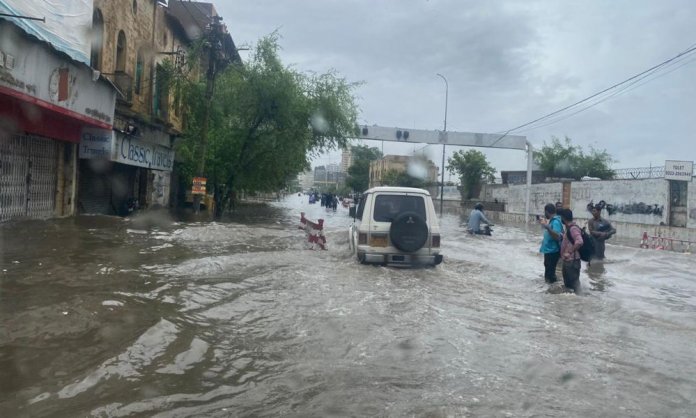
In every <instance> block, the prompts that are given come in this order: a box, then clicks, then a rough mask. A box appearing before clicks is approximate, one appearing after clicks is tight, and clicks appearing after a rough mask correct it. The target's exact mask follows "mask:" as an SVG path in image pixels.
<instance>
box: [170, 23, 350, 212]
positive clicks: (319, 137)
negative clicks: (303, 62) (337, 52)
mask: <svg viewBox="0 0 696 418" xmlns="http://www.w3.org/2000/svg"><path fill="white" fill-rule="evenodd" d="M278 48H279V47H278V36H277V34H272V35H270V36H268V37H265V38H263V39H261V40H260V41H259V43H258V45H257V47H256V49H255V52H254V54H253V55H252V57H251V58H250V60H249V61H248V62H247V63H246V64H245V65H244V66H234V67H228V69H227V70H226V71H224V72H223V73H222V74H220V75H219V76H218V78H217V80H216V87H215V88H216V89H215V95H214V98H213V101H212V103H213V104H212V108H211V111H210V118H209V133H208V149H207V153H206V156H205V158H206V176H207V178H208V188H209V190H212V191H213V192H214V194H215V201H216V207H217V209H218V211H217V213H216V215H218V216H219V215H220V214H221V213H222V211H223V210H225V209H226V208H228V207H229V206H230V205H231V203H232V202H233V199H234V196H235V195H236V193H237V192H239V191H241V190H247V191H258V192H270V191H276V190H280V189H283V188H284V187H286V185H287V184H288V182H290V181H291V180H292V179H293V178H295V176H296V175H297V173H299V172H301V171H303V170H305V169H308V168H309V166H310V164H309V159H310V158H311V157H312V156H313V155H317V154H319V153H321V152H323V151H325V150H328V149H333V148H335V147H337V146H345V145H346V143H347V138H348V137H350V136H352V134H353V133H354V129H355V126H356V118H357V106H356V105H355V102H354V98H353V90H354V88H355V86H356V84H353V83H348V82H347V81H346V80H345V79H343V78H341V77H339V76H338V75H337V74H336V73H333V72H330V73H326V74H304V73H300V72H298V71H296V70H294V69H293V68H291V67H287V66H284V65H283V64H282V62H281V61H280V58H279V56H278ZM183 84H184V85H183V86H182V89H183V90H184V92H183V94H184V97H186V100H185V103H186V115H187V127H186V131H185V133H184V140H183V141H181V142H180V143H179V145H178V147H177V152H178V154H179V156H180V158H181V159H182V160H183V162H182V167H181V169H182V173H184V175H185V176H187V177H189V178H190V176H191V175H192V174H193V170H194V168H195V165H196V158H197V157H196V156H197V155H198V150H199V146H200V138H199V135H200V126H201V123H202V119H203V115H204V109H203V106H204V100H203V94H204V89H205V85H204V83H203V82H191V83H183Z"/></svg>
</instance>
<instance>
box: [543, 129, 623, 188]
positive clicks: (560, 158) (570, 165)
mask: <svg viewBox="0 0 696 418" xmlns="http://www.w3.org/2000/svg"><path fill="white" fill-rule="evenodd" d="M534 159H535V161H536V162H537V164H539V167H540V168H541V169H542V170H544V171H545V172H546V173H547V175H549V176H553V177H565V178H572V179H576V180H579V179H581V178H582V177H584V176H589V177H597V178H600V179H603V180H607V179H612V178H614V175H615V173H614V170H612V169H611V168H610V166H611V164H612V163H614V162H615V160H614V159H613V158H612V156H611V155H610V154H609V153H608V152H607V151H606V150H596V149H595V148H592V147H590V151H589V152H588V153H585V151H584V150H583V149H582V147H581V146H579V145H573V144H572V141H571V139H570V138H568V137H566V138H565V141H564V142H563V143H561V141H560V140H559V139H558V138H556V137H551V144H546V142H544V146H543V147H542V148H541V149H540V150H539V151H535V152H534Z"/></svg>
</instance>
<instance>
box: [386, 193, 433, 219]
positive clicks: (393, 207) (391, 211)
mask: <svg viewBox="0 0 696 418" xmlns="http://www.w3.org/2000/svg"><path fill="white" fill-rule="evenodd" d="M404 212H415V213H416V214H417V215H419V216H421V217H423V219H426V216H425V200H423V197H422V196H408V195H389V194H383V195H379V196H377V198H376V199H375V210H374V219H375V221H377V222H391V221H393V220H394V218H396V217H397V216H399V215H400V214H402V213H404Z"/></svg>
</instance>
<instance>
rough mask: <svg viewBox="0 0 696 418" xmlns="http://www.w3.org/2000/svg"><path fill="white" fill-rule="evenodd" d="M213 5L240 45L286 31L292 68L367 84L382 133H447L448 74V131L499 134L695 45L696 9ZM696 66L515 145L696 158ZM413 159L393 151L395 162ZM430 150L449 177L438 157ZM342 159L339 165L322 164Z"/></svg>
mask: <svg viewBox="0 0 696 418" xmlns="http://www.w3.org/2000/svg"><path fill="white" fill-rule="evenodd" d="M214 1H215V4H216V7H217V9H218V12H219V13H220V14H221V15H222V16H223V18H224V21H225V22H226V23H227V25H228V29H229V30H230V32H231V34H232V36H233V38H234V40H235V42H236V44H237V45H238V46H239V45H242V44H250V45H253V44H254V43H255V42H256V41H257V40H258V39H259V38H260V37H262V36H264V35H267V34H269V33H271V32H272V31H274V30H276V29H278V30H279V32H280V34H281V36H282V39H281V45H282V48H283V50H282V51H281V55H282V58H283V60H284V61H285V62H286V63H287V64H292V65H294V66H295V67H296V68H297V69H300V70H303V71H317V72H325V71H328V70H330V69H335V70H336V71H338V72H339V73H341V74H342V75H343V76H345V77H346V78H347V79H348V80H350V81H362V82H364V84H363V85H362V86H361V87H360V88H359V89H358V90H357V91H356V93H357V96H358V103H359V106H360V108H361V116H360V120H359V122H360V123H366V124H370V125H372V124H377V125H381V126H399V127H404V128H419V129H442V125H443V118H444V102H445V85H444V82H443V80H442V79H440V78H439V77H437V76H436V75H435V74H436V73H442V74H444V75H445V76H446V77H447V78H448V80H449V114H448V120H447V125H448V130H450V131H468V132H485V133H495V132H500V131H505V130H507V129H509V128H512V127H515V126H517V125H520V124H523V123H525V122H529V121H531V120H533V119H536V118H537V117H540V116H543V115H545V114H547V113H550V112H552V111H555V110H558V109H560V108H562V107H564V106H566V105H569V104H572V103H573V102H575V101H577V100H580V99H582V98H584V97H586V96H589V95H591V94H593V93H595V92H597V91H600V90H602V89H604V88H606V87H608V86H610V85H612V84H614V83H617V82H619V81H622V80H624V79H626V78H628V77H630V76H632V75H634V74H637V73H639V72H641V71H643V70H646V69H648V68H650V67H651V66H653V65H655V64H658V63H660V62H662V61H664V60H666V59H668V58H670V57H672V56H674V55H676V54H678V53H680V52H682V51H684V50H685V49H687V48H688V47H690V46H693V45H694V44H696V23H695V22H696V1H694V0H660V1H656V0H605V1H589V0H585V1H558V0H537V1H531V0H524V1H522V0H519V1H518V0H515V1H494V0H486V1H483V0H479V1H464V0H399V1H396V0H393V1H386V0H382V1H380V0H253V1H250V0H214ZM246 56H247V55H246V53H244V52H242V57H243V58H244V57H246ZM690 60H696V54H691V55H690V56H689V57H688V58H687V59H686V60H684V61H682V62H680V63H679V64H678V65H674V66H673V67H669V68H668V69H666V70H665V71H664V72H662V73H660V76H657V77H656V78H654V79H653V80H652V81H650V82H647V83H645V84H643V85H639V86H638V87H635V86H634V87H635V88H633V89H631V90H627V91H626V92H625V93H623V94H621V95H618V96H616V97H614V98H612V99H609V100H607V101H605V102H603V103H601V104H599V105H598V106H595V107H593V108H591V109H588V110H586V111H584V112H582V113H579V114H577V115H575V116H573V117H570V118H568V119H566V120H562V121H560V122H558V123H556V124H553V125H550V126H544V127H540V128H537V129H533V130H529V131H524V130H522V131H516V132H514V134H519V135H526V136H527V137H528V139H529V140H530V141H531V142H532V144H534V145H535V146H537V145H538V146H541V145H542V144H543V142H544V141H548V140H549V138H550V137H551V136H552V135H555V136H558V137H563V136H566V135H567V136H569V137H570V138H572V139H573V141H574V142H575V143H577V144H580V145H583V146H585V147H586V148H587V147H589V146H595V147H598V148H606V149H607V150H608V151H609V152H610V153H611V154H612V155H613V156H614V157H615V158H616V159H617V160H618V162H617V163H616V164H615V167H617V168H622V167H642V166H648V165H650V164H651V163H652V165H662V164H664V160H665V159H684V160H694V159H696V136H695V135H696V134H695V132H696V112H695V110H696V61H691V62H689V61H690ZM677 67H679V68H677ZM675 68H677V69H675ZM671 70H674V71H672V72H669V71H671ZM369 144H370V145H374V146H378V147H380V146H381V145H380V143H379V142H370V143H369ZM416 148H419V147H416ZM451 148H452V150H449V148H448V154H451V152H453V151H455V150H456V148H454V147H451ZM413 149H414V146H413V145H405V144H389V143H386V144H385V145H384V151H385V153H386V154H404V155H406V154H409V153H412V152H413ZM481 150H482V151H483V152H484V153H485V154H486V155H487V156H488V158H489V160H490V161H492V162H493V164H494V166H495V167H496V168H498V169H503V170H509V169H525V167H526V165H525V160H524V154H523V153H522V152H520V151H508V150H491V149H481ZM425 152H427V153H428V155H429V156H430V157H431V159H433V160H434V161H435V162H436V164H437V165H438V166H439V165H440V159H441V152H442V149H441V147H440V146H439V145H433V146H429V147H427V148H425ZM339 161H340V155H339V153H331V154H329V155H327V156H324V157H322V158H321V159H319V160H317V161H315V165H319V164H324V163H326V162H339Z"/></svg>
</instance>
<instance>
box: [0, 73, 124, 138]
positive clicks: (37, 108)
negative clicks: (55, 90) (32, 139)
mask: <svg viewBox="0 0 696 418" xmlns="http://www.w3.org/2000/svg"><path fill="white" fill-rule="evenodd" d="M85 125H87V126H95V127H99V128H103V129H111V125H109V124H108V123H104V122H101V121H99V120H96V119H92V118H89V117H87V116H84V115H81V114H79V113H77V112H73V111H71V110H68V109H65V108H62V107H60V106H56V105H54V104H52V103H49V102H46V101H44V100H40V99H37V98H35V97H33V96H29V95H26V94H23V93H20V92H17V91H15V90H12V89H9V88H7V87H3V86H0V131H4V132H9V133H18V134H24V133H27V134H32V135H40V136H44V137H47V138H54V139H59V140H61V141H68V142H75V143H79V142H80V135H81V132H82V127H83V126H85Z"/></svg>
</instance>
